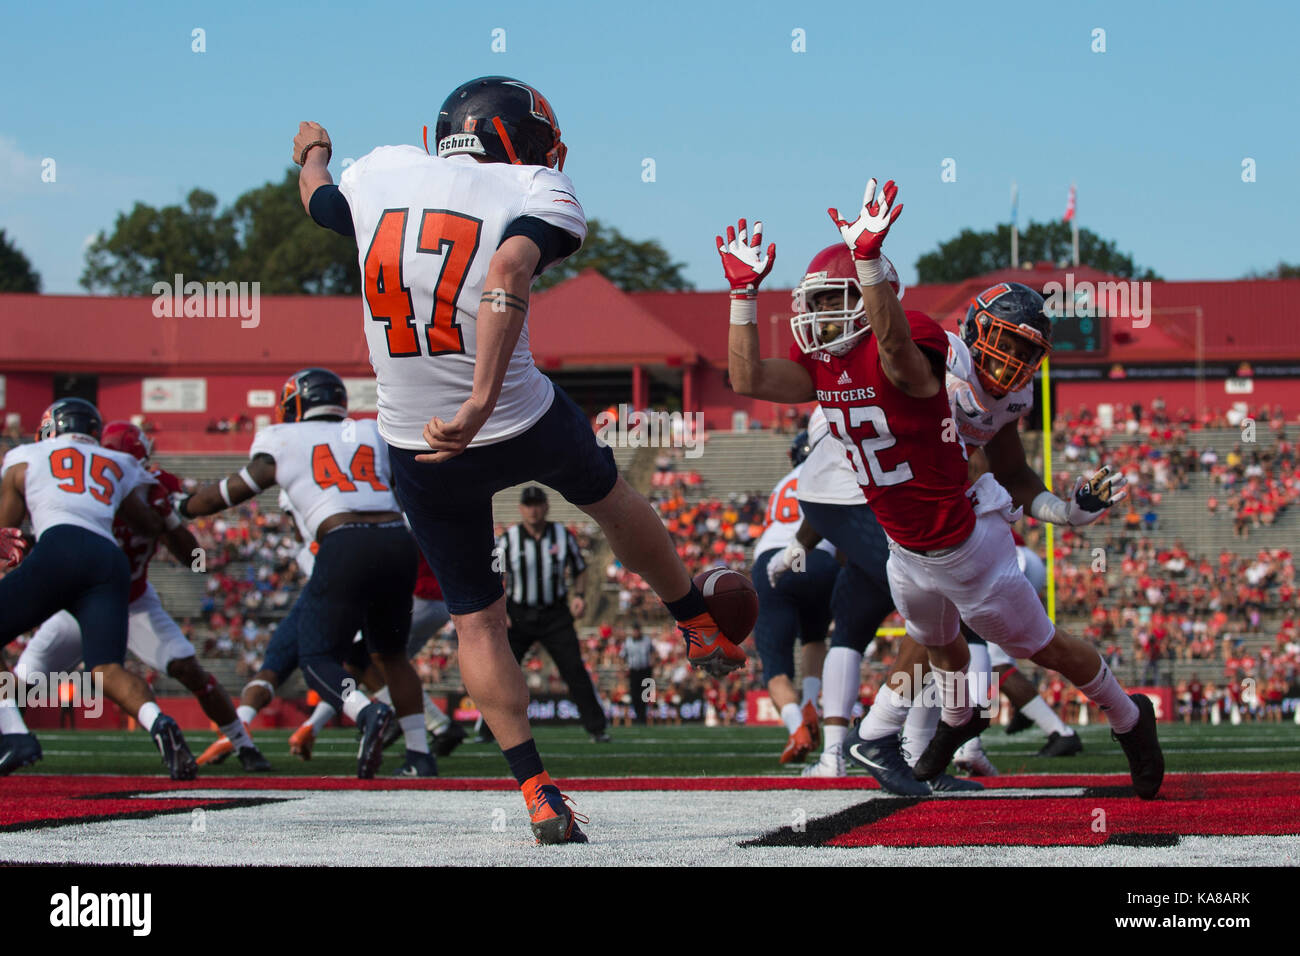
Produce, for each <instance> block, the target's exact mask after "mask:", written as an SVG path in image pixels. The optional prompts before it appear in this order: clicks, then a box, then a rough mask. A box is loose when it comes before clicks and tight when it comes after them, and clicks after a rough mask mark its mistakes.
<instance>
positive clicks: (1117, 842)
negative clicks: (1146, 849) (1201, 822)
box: [1103, 833, 1181, 846]
mask: <svg viewBox="0 0 1300 956" xmlns="http://www.w3.org/2000/svg"><path fill="white" fill-rule="evenodd" d="M1180 839H1181V837H1179V835H1178V834H1177V833H1116V834H1114V835H1113V836H1111V837H1110V838H1108V839H1107V840H1106V842H1105V843H1104V844H1103V846H1178V843H1179V841H1180Z"/></svg>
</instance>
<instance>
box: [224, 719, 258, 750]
mask: <svg viewBox="0 0 1300 956" xmlns="http://www.w3.org/2000/svg"><path fill="white" fill-rule="evenodd" d="M217 730H219V731H221V733H222V734H224V735H225V738H226V739H227V740H229V741H230V742H231V743H232V744H234V745H235V750H236V751H239V750H240V749H241V748H243V747H251V746H253V738H252V737H250V736H249V735H248V728H247V727H245V726H244V722H243V721H242V720H236V721H234V722H232V723H229V724H223V725H222V726H220V727H218V728H217Z"/></svg>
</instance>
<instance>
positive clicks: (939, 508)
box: [790, 312, 975, 551]
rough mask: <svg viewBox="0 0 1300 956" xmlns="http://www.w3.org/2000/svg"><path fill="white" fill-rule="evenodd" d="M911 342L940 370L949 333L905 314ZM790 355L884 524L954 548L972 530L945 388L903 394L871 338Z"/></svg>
mask: <svg viewBox="0 0 1300 956" xmlns="http://www.w3.org/2000/svg"><path fill="white" fill-rule="evenodd" d="M907 319H908V322H909V323H910V325H911V329H912V339H913V341H915V342H916V344H917V345H919V346H921V348H922V349H924V350H927V351H928V352H929V353H932V354H933V355H934V356H936V358H937V360H938V362H939V365H940V367H941V368H942V366H943V362H944V359H945V358H946V356H947V354H948V338H947V336H946V335H945V334H944V331H943V329H941V328H940V327H939V324H938V323H937V322H935V321H934V320H933V319H931V318H930V317H929V316H928V315H926V314H924V313H923V312H908V313H907ZM790 358H791V359H792V360H793V361H795V362H798V363H799V364H800V365H802V366H803V367H804V368H806V369H807V370H808V373H809V374H810V375H811V376H812V379H813V383H814V385H815V387H816V389H817V401H818V402H819V403H821V406H822V411H823V412H824V413H825V414H826V421H827V423H828V424H829V426H830V431H831V435H833V436H834V437H835V438H837V439H838V440H839V441H840V442H841V444H843V445H844V450H845V454H846V455H847V456H848V459H849V463H850V464H851V465H852V466H853V470H854V473H855V474H856V475H857V479H858V485H859V486H860V487H861V488H862V493H863V494H864V495H865V496H866V498H867V501H869V502H870V503H871V509H872V511H874V512H875V514H876V518H877V519H878V520H879V521H880V525H881V527H883V528H884V529H885V532H886V533H887V534H888V535H889V537H890V538H892V539H893V540H894V541H897V542H898V543H899V544H901V545H903V546H904V547H905V548H910V549H912V550H913V551H932V550H940V549H943V548H953V547H956V546H957V545H959V544H961V543H962V542H963V541H965V540H966V539H967V538H968V537H970V534H971V532H972V531H974V530H975V511H974V509H973V507H972V505H971V502H970V499H968V498H967V497H966V486H967V471H966V468H967V463H966V446H965V445H964V444H963V443H962V440H961V436H960V435H959V434H958V433H957V429H956V427H955V425H954V424H953V420H952V409H951V407H950V406H949V404H948V393H947V391H946V390H945V389H944V388H943V384H942V376H941V379H940V387H939V390H938V391H937V392H936V393H935V394H934V395H933V396H931V397H930V398H912V397H911V396H909V395H906V394H904V393H903V392H902V391H900V390H899V389H898V388H896V387H895V386H894V385H893V383H891V382H890V381H889V379H888V377H886V375H885V370H884V369H883V368H882V367H881V364H880V349H879V348H878V345H877V341H876V337H875V336H874V335H866V336H864V337H863V341H862V342H861V344H860V345H858V346H857V347H855V348H854V349H853V350H852V351H850V352H849V353H848V354H847V355H842V356H836V355H831V354H830V353H829V352H826V351H824V350H823V351H819V352H813V353H811V354H807V355H805V354H804V353H803V352H802V351H801V350H800V349H799V346H798V345H797V344H796V345H793V346H791V349H790Z"/></svg>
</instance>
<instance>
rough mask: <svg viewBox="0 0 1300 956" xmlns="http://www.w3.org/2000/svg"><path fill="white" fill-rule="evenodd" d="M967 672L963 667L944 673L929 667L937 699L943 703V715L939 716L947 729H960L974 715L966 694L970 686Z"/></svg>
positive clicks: (968, 695)
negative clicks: (937, 692)
mask: <svg viewBox="0 0 1300 956" xmlns="http://www.w3.org/2000/svg"><path fill="white" fill-rule="evenodd" d="M967 670H968V668H966V667H963V668H962V669H961V670H958V671H945V670H940V669H939V668H937V667H935V666H934V665H933V664H931V665H930V673H931V674H933V675H934V679H935V681H936V683H937V684H938V687H939V699H940V700H941V701H942V702H943V713H942V714H941V715H940V716H941V717H942V719H943V722H944V723H945V724H947V725H948V726H949V727H960V726H961V725H962V724H964V723H966V721H968V720H970V718H971V714H973V713H974V710H973V709H972V708H971V701H970V694H969V693H968V692H967V691H968V688H969V686H970V685H969V683H968V681H967V677H966V674H967Z"/></svg>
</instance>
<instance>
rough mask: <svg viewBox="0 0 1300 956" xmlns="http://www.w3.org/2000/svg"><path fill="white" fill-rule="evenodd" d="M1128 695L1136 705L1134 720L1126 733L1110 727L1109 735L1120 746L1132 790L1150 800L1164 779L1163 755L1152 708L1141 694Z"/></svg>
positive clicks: (1147, 698)
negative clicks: (1135, 722)
mask: <svg viewBox="0 0 1300 956" xmlns="http://www.w3.org/2000/svg"><path fill="white" fill-rule="evenodd" d="M1128 697H1129V700H1131V701H1133V703H1135V704H1136V705H1137V709H1138V722H1137V724H1136V725H1134V727H1133V729H1132V730H1130V731H1129V732H1128V733H1126V734H1117V733H1115V731H1113V730H1112V731H1111V732H1110V735H1111V736H1112V737H1114V738H1115V739H1116V740H1118V741H1119V745H1120V746H1121V747H1123V748H1124V756H1125V757H1127V758H1128V772H1129V776H1131V777H1132V778H1133V790H1134V791H1135V792H1136V793H1137V795H1138V796H1139V797H1141V798H1142V799H1143V800H1154V799H1155V796H1156V794H1157V793H1159V792H1160V784H1161V782H1163V781H1164V779H1165V755H1164V754H1163V753H1162V752H1161V750H1160V741H1159V739H1158V738H1157V737H1156V709H1155V707H1154V706H1153V705H1152V703H1151V698H1150V697H1148V696H1146V695H1145V694H1129V695H1128Z"/></svg>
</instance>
